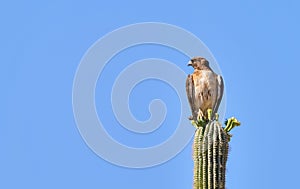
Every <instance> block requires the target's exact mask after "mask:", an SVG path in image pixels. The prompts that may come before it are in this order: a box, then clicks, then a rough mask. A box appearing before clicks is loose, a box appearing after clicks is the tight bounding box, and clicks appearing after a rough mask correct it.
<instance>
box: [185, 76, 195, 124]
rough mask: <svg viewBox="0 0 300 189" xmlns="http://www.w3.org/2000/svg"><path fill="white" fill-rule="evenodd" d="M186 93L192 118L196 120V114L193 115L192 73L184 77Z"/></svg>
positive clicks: (193, 92)
mask: <svg viewBox="0 0 300 189" xmlns="http://www.w3.org/2000/svg"><path fill="white" fill-rule="evenodd" d="M186 94H187V97H188V100H189V103H190V107H191V111H192V117H193V120H196V119H197V115H195V86H194V81H193V75H188V77H187V79H186Z"/></svg>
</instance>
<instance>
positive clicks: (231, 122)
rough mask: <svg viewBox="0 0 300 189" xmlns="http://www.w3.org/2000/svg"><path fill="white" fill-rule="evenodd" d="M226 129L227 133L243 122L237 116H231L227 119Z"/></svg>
mask: <svg viewBox="0 0 300 189" xmlns="http://www.w3.org/2000/svg"><path fill="white" fill-rule="evenodd" d="M225 125H226V126H225V128H224V131H226V132H227V133H228V132H230V131H231V130H232V129H233V128H234V127H236V126H240V125H241V122H239V121H238V120H237V119H236V118H235V117H231V118H229V119H227V120H226V121H225Z"/></svg>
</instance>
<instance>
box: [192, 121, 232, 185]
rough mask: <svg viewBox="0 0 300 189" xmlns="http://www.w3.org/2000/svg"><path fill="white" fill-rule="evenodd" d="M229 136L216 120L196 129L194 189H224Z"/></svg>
mask: <svg viewBox="0 0 300 189" xmlns="http://www.w3.org/2000/svg"><path fill="white" fill-rule="evenodd" d="M229 139H230V135H229V134H228V133H227V132H226V131H224V129H223V128H222V126H221V124H220V123H219V122H218V121H217V120H210V121H208V122H207V124H205V125H204V126H199V125H198V127H197V130H196V132H195V136H194V144H193V159H194V189H224V188H225V171H226V161H227V156H228V147H229V144H228V142H229Z"/></svg>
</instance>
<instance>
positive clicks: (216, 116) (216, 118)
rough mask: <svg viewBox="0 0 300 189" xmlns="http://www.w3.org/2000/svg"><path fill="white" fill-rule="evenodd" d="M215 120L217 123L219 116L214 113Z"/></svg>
mask: <svg viewBox="0 0 300 189" xmlns="http://www.w3.org/2000/svg"><path fill="white" fill-rule="evenodd" d="M215 120H216V121H219V114H218V113H215Z"/></svg>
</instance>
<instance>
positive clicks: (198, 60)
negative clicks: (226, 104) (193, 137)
mask: <svg viewBox="0 0 300 189" xmlns="http://www.w3.org/2000/svg"><path fill="white" fill-rule="evenodd" d="M188 66H193V68H194V73H193V74H190V75H188V77H187V80H186V93H187V96H188V100H189V103H190V107H191V110H192V116H191V117H190V118H189V119H190V120H195V121H197V119H198V115H199V116H200V117H201V118H204V119H208V117H207V110H208V109H211V110H212V115H213V116H214V115H215V113H217V111H218V108H219V105H220V102H221V99H222V96H223V90H224V84H223V78H222V77H221V76H220V75H217V74H216V73H214V72H213V70H212V69H211V68H210V67H209V62H208V61H207V60H206V59H205V58H202V57H194V58H192V59H191V60H190V61H189V64H188Z"/></svg>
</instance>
